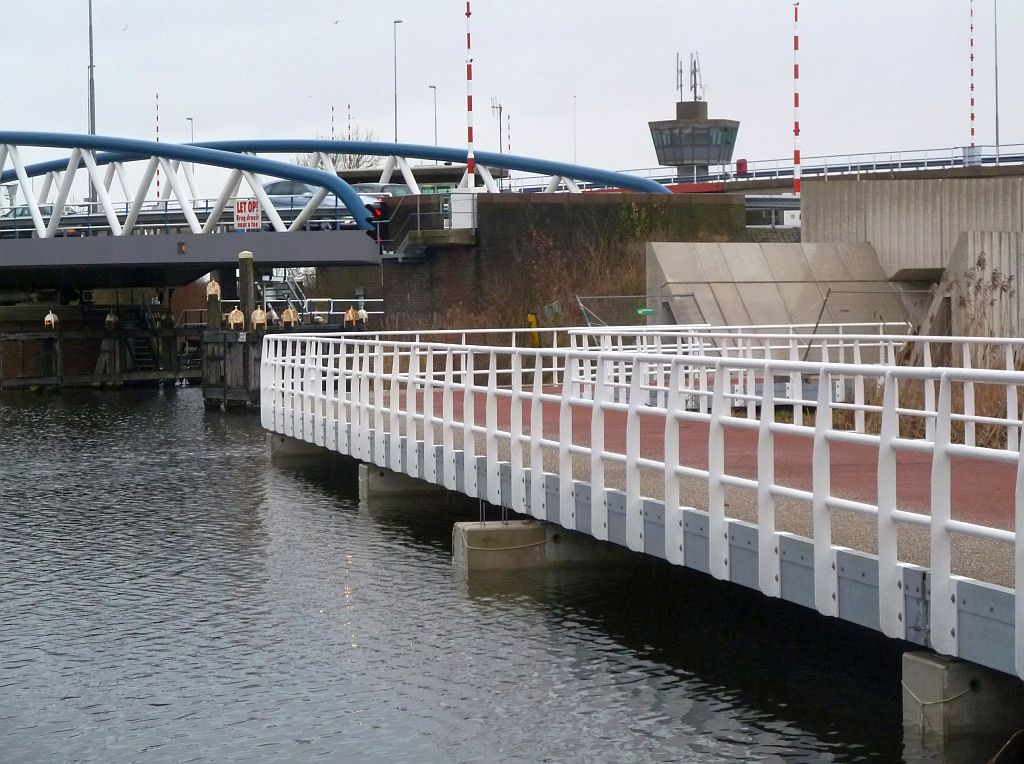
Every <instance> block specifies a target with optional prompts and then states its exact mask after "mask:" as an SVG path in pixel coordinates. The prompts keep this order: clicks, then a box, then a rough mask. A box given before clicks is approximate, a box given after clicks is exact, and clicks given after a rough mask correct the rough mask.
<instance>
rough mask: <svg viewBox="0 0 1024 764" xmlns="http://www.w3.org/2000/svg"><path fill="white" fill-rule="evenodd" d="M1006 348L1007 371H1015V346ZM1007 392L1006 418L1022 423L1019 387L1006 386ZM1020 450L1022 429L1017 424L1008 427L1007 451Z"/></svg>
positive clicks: (1008, 345)
mask: <svg viewBox="0 0 1024 764" xmlns="http://www.w3.org/2000/svg"><path fill="white" fill-rule="evenodd" d="M1003 347H1004V356H1005V368H1006V371H1013V370H1014V368H1013V346H1012V345H1011V344H1010V343H1007V344H1006V345H1004V346H1003ZM1003 389H1004V390H1006V418H1007V419H1008V420H1009V421H1010V422H1018V421H1020V407H1019V406H1018V404H1017V386H1016V385H1009V384H1008V385H1005V386H1004V388H1003ZM1019 448H1020V427H1019V426H1018V425H1015V424H1011V425H1008V426H1007V427H1006V450H1007V451H1017V450H1019Z"/></svg>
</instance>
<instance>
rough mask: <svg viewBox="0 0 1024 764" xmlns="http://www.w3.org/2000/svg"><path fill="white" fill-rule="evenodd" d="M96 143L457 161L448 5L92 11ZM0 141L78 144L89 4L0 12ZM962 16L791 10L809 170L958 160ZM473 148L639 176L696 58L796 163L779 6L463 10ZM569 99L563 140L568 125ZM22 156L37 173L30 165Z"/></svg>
mask: <svg viewBox="0 0 1024 764" xmlns="http://www.w3.org/2000/svg"><path fill="white" fill-rule="evenodd" d="M93 4H94V11H93V14H94V24H95V52H96V90H97V132H99V133H100V134H104V135H115V136H125V137H133V138H152V137H153V135H154V132H155V127H154V121H155V115H154V111H155V109H154V97H155V94H156V93H157V92H159V94H160V135H161V140H166V141H187V140H188V138H189V126H188V123H187V122H186V117H194V119H195V131H196V139H197V140H213V139H227V138H269V137H278V138H303V137H316V136H327V135H329V133H330V130H331V107H332V106H334V107H335V109H336V111H335V129H336V132H337V134H338V137H344V134H345V131H346V129H347V128H346V121H347V116H346V113H347V104H351V109H352V118H353V123H354V124H355V125H356V126H358V127H359V128H361V129H363V130H372V131H374V132H375V133H376V135H377V137H378V138H379V139H382V140H391V137H392V134H393V129H394V128H393V79H392V56H393V48H392V32H393V28H394V27H393V24H392V20H393V19H402V20H403V23H402V24H401V25H399V26H398V27H397V32H398V112H399V123H398V137H399V140H401V141H403V142H414V143H433V101H432V94H431V91H430V89H429V88H428V85H430V84H436V85H437V112H438V123H439V126H438V130H439V142H440V143H441V145H449V146H463V145H465V135H466V128H465V31H466V29H465V28H466V23H465V22H466V19H465V16H464V11H465V2H464V0H375V1H374V2H366V3H356V2H351V1H350V0H333V1H328V0H287V1H286V2H285V1H283V0H276V1H275V2H269V1H268V0H245V2H242V1H240V0H175V1H174V2H168V1H167V0H146V1H143V0H94V3H93ZM3 5H4V9H3V18H4V24H3V26H4V29H5V32H6V34H5V50H4V60H5V62H6V65H7V70H8V72H9V73H11V74H12V75H14V76H8V77H5V78H4V79H3V86H2V99H3V110H2V115H3V118H2V123H0V124H2V127H3V128H4V129H29V130H47V131H68V132H83V133H84V132H86V129H87V118H86V66H87V63H88V46H87V18H88V17H87V0H38V1H37V2H33V3H29V2H15V1H14V0H5V2H3ZM969 7H970V5H969V0H887V1H884V0H803V2H802V3H801V42H802V45H801V47H802V52H801V81H802V83H801V97H802V115H801V123H802V128H803V151H804V154H805V156H812V155H818V154H838V153H844V154H845V153H855V152H882V151H895V150H901V149H919V148H920V149H923V148H939V147H951V146H963V145H966V144H967V143H968V140H969V138H968V127H969V123H968V23H969V17H968V14H969ZM975 8H976V11H975V13H976V38H977V39H976V54H977V62H976V63H977V71H976V85H977V98H978V106H977V120H978V121H977V130H978V143H986V144H989V143H994V141H995V118H994V115H995V104H994V97H993V93H994V87H993V34H992V32H993V0H976V2H975ZM998 10H999V41H1000V51H999V53H1000V70H999V74H1000V127H1001V130H1000V132H1001V139H1002V143H1003V144H1010V143H1013V142H1024V99H1020V98H1019V97H1018V94H1019V93H1020V92H1021V91H1022V90H1024V52H1022V47H1021V45H1020V42H1019V40H1020V38H1021V33H1022V32H1024V3H1020V2H1017V1H1014V0H1010V1H1007V0H1004V2H1002V3H1000V4H999V9H998ZM473 43H474V66H475V71H474V74H475V85H474V94H475V103H476V125H477V148H478V149H483V150H492V151H493V150H497V148H498V123H497V120H496V119H495V118H494V117H493V116H492V114H491V109H490V103H491V98H492V97H497V99H498V100H499V101H500V102H501V103H502V105H503V106H504V108H505V113H506V114H507V115H508V116H510V117H511V144H512V151H513V153H516V154H525V155H529V156H537V157H544V158H550V159H558V160H565V161H572V159H573V155H574V150H575V155H576V157H577V159H578V161H579V163H581V164H588V165H594V166H598V167H604V168H609V169H628V168H639V167H653V166H655V165H656V160H655V155H654V149H653V147H652V145H651V139H650V133H649V131H648V128H647V121H648V120H652V119H669V118H671V117H672V116H673V115H674V103H675V101H676V96H677V92H676V90H675V71H674V70H675V56H676V53H677V52H679V53H681V54H682V55H683V57H684V59H687V60H688V57H689V54H690V53H691V52H693V51H697V52H699V54H700V58H701V63H702V71H703V77H704V81H705V84H706V86H707V100H708V101H709V103H710V110H711V116H712V117H721V118H729V119H738V120H740V121H741V123H742V124H741V127H740V132H739V140H738V144H737V149H736V154H735V156H737V157H747V158H748V159H751V160H758V159H775V158H781V157H787V156H790V155H791V152H792V137H791V131H792V120H793V113H792V60H793V59H792V3H791V2H788V1H785V0H702V1H701V2H698V1H697V0H632V2H629V3H626V2H621V1H618V2H616V1H614V0H557V2H555V1H554V0H545V1H543V2H542V1H541V0H503V1H501V2H498V1H497V0H474V2H473ZM573 96H575V97H576V98H575V102H576V123H577V126H576V130H575V137H574V129H573V122H574V120H573ZM29 158H34V157H29Z"/></svg>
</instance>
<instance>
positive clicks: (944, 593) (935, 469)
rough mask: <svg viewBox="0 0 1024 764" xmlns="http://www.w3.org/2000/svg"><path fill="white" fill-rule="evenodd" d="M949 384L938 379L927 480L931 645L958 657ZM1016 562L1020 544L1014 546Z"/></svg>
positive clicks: (950, 396)
mask: <svg viewBox="0 0 1024 764" xmlns="http://www.w3.org/2000/svg"><path fill="white" fill-rule="evenodd" d="M951 387H952V382H951V381H950V378H949V376H948V374H943V375H942V377H941V378H940V379H939V406H938V411H937V412H936V420H935V446H934V448H933V451H932V480H931V503H932V512H931V514H932V521H931V546H932V549H931V584H932V596H931V602H930V610H931V643H932V647H933V648H935V649H936V650H937V651H938V652H940V653H944V654H946V655H952V656H957V655H959V654H960V649H959V640H958V639H957V634H956V628H957V606H956V582H955V580H954V579H953V577H952V575H951V570H950V566H951V560H952V555H951V549H950V547H951V543H950V538H949V529H948V524H949V520H950V517H951V513H952V507H951V497H950V484H951V474H950V472H951V465H950V456H949V445H950V436H951V428H952V416H953V407H952V393H951V389H950V388H951ZM1017 555H1018V561H1019V556H1020V544H1019V542H1018V545H1017Z"/></svg>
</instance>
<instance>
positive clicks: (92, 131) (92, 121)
mask: <svg viewBox="0 0 1024 764" xmlns="http://www.w3.org/2000/svg"><path fill="white" fill-rule="evenodd" d="M95 70H96V63H95V61H94V59H93V50H92V0H89V135H96V79H95ZM95 201H96V187H95V186H94V185H93V182H92V179H91V178H90V180H89V202H90V203H93V202H95ZM91 211H92V210H91V208H90V212H91Z"/></svg>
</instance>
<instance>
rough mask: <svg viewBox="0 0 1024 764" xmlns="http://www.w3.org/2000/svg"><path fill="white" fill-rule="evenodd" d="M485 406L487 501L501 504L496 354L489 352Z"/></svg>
mask: <svg viewBox="0 0 1024 764" xmlns="http://www.w3.org/2000/svg"><path fill="white" fill-rule="evenodd" d="M484 406H485V419H484V422H485V428H486V448H487V501H489V502H490V503H491V504H495V505H500V504H501V469H500V466H499V464H498V356H497V353H495V351H494V350H491V352H490V362H489V365H488V369H487V399H486V401H485V403H484Z"/></svg>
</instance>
